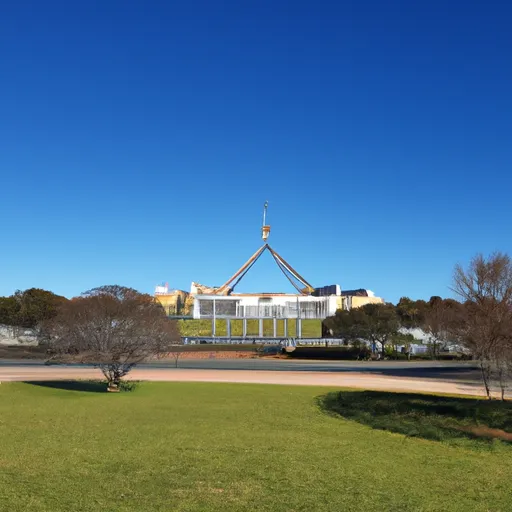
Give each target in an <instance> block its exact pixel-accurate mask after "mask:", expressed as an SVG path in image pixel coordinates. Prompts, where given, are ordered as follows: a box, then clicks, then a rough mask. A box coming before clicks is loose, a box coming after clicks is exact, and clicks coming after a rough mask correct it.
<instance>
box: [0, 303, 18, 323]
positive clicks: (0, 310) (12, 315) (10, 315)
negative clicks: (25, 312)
mask: <svg viewBox="0 0 512 512" xmlns="http://www.w3.org/2000/svg"><path fill="white" fill-rule="evenodd" d="M19 311H20V304H19V303H18V301H17V300H16V299H15V298H14V297H13V296H10V297H0V324H5V325H17V322H18V320H19Z"/></svg>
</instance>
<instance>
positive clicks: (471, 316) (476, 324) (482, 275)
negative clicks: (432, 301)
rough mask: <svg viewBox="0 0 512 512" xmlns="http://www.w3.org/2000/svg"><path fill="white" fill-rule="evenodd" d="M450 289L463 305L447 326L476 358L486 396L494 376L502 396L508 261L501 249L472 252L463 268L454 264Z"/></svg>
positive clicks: (509, 354) (508, 343)
mask: <svg viewBox="0 0 512 512" xmlns="http://www.w3.org/2000/svg"><path fill="white" fill-rule="evenodd" d="M453 290H454V291H455V292H456V293H457V294H458V295H459V296H460V297H461V298H462V299H463V301H464V305H463V307H462V308H460V310H458V311H457V314H456V315H455V316H454V318H452V319H451V322H450V327H451V330H452V332H453V333H454V334H456V335H457V336H458V339H459V340H460V341H461V342H462V343H464V344H465V345H466V346H467V347H468V348H469V349H470V350H471V352H472V354H473V356H474V358H475V359H477V360H478V361H479V364H480V369H481V374H482V380H483V383H484V387H485V390H486V393H487V396H488V398H491V384H492V381H493V379H494V378H495V377H496V376H497V380H498V383H499V385H500V388H501V396H502V399H504V397H505V388H506V383H507V380H508V379H509V377H510V373H511V371H512V261H511V259H510V257H509V256H508V255H506V254H503V253H499V252H497V253H494V254H492V255H491V256H489V257H488V258H484V257H483V256H482V255H477V256H475V257H474V258H473V259H472V260H471V261H470V263H469V265H468V267H467V268H463V267H462V266H461V265H457V266H456V267H455V271H454V277H453Z"/></svg>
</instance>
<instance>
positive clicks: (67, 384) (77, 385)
mask: <svg viewBox="0 0 512 512" xmlns="http://www.w3.org/2000/svg"><path fill="white" fill-rule="evenodd" d="M25 384H31V385H32V386H41V387H43V388H52V389H64V390H67V391H85V392H88V393H106V392H107V383H106V382H105V381H99V380H38V381H27V382H25Z"/></svg>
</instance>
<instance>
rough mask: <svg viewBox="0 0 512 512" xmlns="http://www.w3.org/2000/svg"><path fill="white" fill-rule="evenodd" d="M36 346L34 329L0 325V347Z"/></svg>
mask: <svg viewBox="0 0 512 512" xmlns="http://www.w3.org/2000/svg"><path fill="white" fill-rule="evenodd" d="M37 344H38V341H37V336H36V332H35V330H34V329H27V328H25V327H16V326H12V325H2V324H0V345H30V346H35V345H37Z"/></svg>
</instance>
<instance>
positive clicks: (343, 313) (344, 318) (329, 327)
mask: <svg viewBox="0 0 512 512" xmlns="http://www.w3.org/2000/svg"><path fill="white" fill-rule="evenodd" d="M366 321H367V318H366V315H365V314H364V313H363V312H362V311H361V309H360V308H353V309H350V310H346V309H338V310H337V311H336V313H335V314H334V315H333V316H331V317H328V318H326V319H325V320H324V322H323V328H324V331H327V332H329V333H332V335H333V336H335V337H337V338H342V339H343V340H345V341H346V342H347V343H353V342H355V341H357V340H359V339H362V338H364V333H365V332H366V331H365V330H364V329H363V326H364V325H365V322H366Z"/></svg>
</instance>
